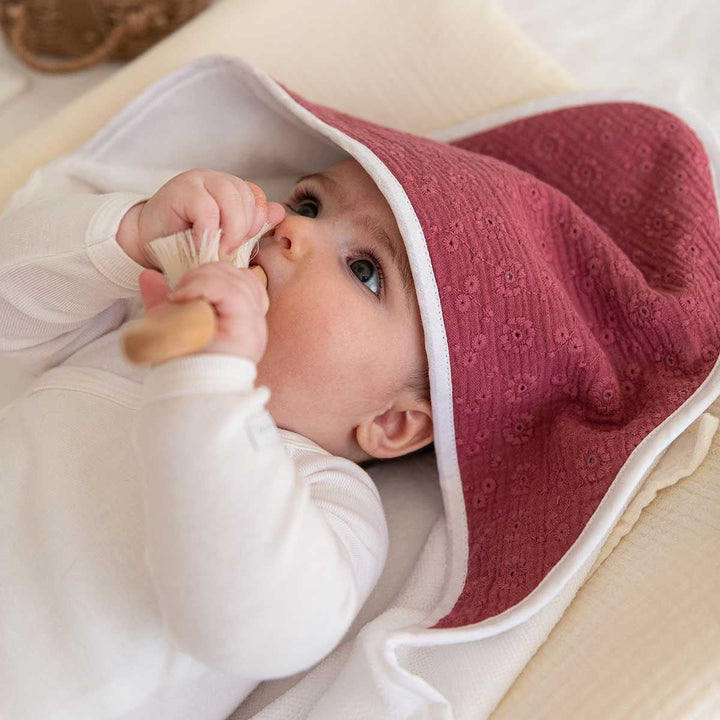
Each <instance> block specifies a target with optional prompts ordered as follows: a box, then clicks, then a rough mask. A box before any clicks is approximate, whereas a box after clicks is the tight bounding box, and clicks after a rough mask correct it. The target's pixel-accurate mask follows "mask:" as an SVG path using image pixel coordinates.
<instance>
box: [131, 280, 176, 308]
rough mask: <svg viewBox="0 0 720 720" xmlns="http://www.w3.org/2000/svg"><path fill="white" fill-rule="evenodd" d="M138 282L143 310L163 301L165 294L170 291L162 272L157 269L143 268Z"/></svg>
mask: <svg viewBox="0 0 720 720" xmlns="http://www.w3.org/2000/svg"><path fill="white" fill-rule="evenodd" d="M138 282H139V283H140V296H141V297H142V303H143V307H144V308H145V312H148V310H152V308H154V307H155V306H156V305H159V304H160V303H162V302H165V296H166V295H167V294H168V293H169V292H170V287H169V286H168V284H167V283H166V282H165V278H164V277H163V275H162V273H160V272H158V271H157V270H143V271H142V272H141V273H140V277H139V278H138Z"/></svg>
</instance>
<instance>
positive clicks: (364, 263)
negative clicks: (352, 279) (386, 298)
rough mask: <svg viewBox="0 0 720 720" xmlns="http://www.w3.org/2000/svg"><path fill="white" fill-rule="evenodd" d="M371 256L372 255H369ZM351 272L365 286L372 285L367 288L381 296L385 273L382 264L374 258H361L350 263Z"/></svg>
mask: <svg viewBox="0 0 720 720" xmlns="http://www.w3.org/2000/svg"><path fill="white" fill-rule="evenodd" d="M368 254H369V255H371V253H368ZM349 266H350V270H351V271H352V272H353V274H354V275H355V276H356V277H357V279H358V280H359V281H360V282H361V283H363V284H365V283H370V284H369V285H367V287H368V288H369V289H370V290H371V291H372V292H373V293H375V294H376V295H379V293H380V290H381V289H382V286H383V272H382V268H381V267H380V263H379V262H378V261H377V259H375V258H374V257H373V259H372V260H371V259H369V258H359V259H357V260H353V261H352V262H350V263H349Z"/></svg>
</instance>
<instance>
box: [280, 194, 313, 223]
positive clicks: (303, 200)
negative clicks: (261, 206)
mask: <svg viewBox="0 0 720 720" xmlns="http://www.w3.org/2000/svg"><path fill="white" fill-rule="evenodd" d="M283 205H285V207H286V208H288V209H289V210H291V211H292V212H294V213H295V214H297V215H302V216H303V217H311V218H315V217H317V214H318V211H319V210H320V202H319V201H318V199H317V198H316V197H315V196H314V195H312V194H311V193H309V192H307V191H304V190H299V191H298V190H296V191H294V192H293V193H292V195H291V196H290V198H289V199H288V201H287V202H286V203H283Z"/></svg>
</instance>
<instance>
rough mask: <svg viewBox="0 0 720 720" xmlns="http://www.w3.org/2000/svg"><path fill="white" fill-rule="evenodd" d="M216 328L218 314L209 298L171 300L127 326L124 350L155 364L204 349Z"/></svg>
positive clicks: (142, 362)
mask: <svg viewBox="0 0 720 720" xmlns="http://www.w3.org/2000/svg"><path fill="white" fill-rule="evenodd" d="M216 329H217V317H216V316H215V311H214V310H213V307H212V305H211V304H210V303H209V302H207V300H202V299H201V298H198V299H197V300H189V301H188V302H183V303H168V304H167V305H162V306H159V307H156V308H153V309H152V310H151V311H150V312H149V313H148V314H147V315H146V316H145V317H144V318H142V319H141V320H137V321H136V322H134V323H132V325H129V326H128V329H127V330H126V331H125V333H124V335H123V339H122V342H123V350H124V351H125V355H126V357H127V358H128V360H131V361H132V362H134V363H137V364H139V365H156V364H157V363H161V362H164V361H165V360H171V359H172V358H176V357H182V356H183V355H189V354H191V353H194V352H197V351H198V350H202V349H203V348H204V347H205V346H206V345H207V344H208V343H209V342H210V341H211V340H212V339H213V337H214V336H215V331H216Z"/></svg>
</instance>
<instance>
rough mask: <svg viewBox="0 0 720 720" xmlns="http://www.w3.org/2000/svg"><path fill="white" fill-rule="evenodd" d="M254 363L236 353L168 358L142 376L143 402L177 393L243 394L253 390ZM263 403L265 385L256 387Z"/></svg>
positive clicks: (266, 396) (267, 392)
mask: <svg viewBox="0 0 720 720" xmlns="http://www.w3.org/2000/svg"><path fill="white" fill-rule="evenodd" d="M256 376H257V366H256V365H255V363H254V362H252V360H248V359H246V358H241V357H238V356H236V355H224V354H221V353H204V354H200V355H190V356H189V357H183V358H177V359H175V360H168V361H167V362H164V363H161V364H160V365H156V366H155V367H153V368H152V369H151V370H150V371H149V372H148V373H147V375H146V377H145V384H144V389H143V400H144V402H151V401H153V400H159V399H162V398H167V397H173V396H177V395H198V394H207V393H228V392H242V393H247V392H249V391H251V390H253V389H254V387H253V383H254V382H255V377H256ZM256 391H260V392H261V393H262V394H263V395H264V397H263V400H262V402H263V404H264V403H265V402H266V401H267V399H268V397H269V396H270V391H269V390H268V388H266V387H260V388H256Z"/></svg>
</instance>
